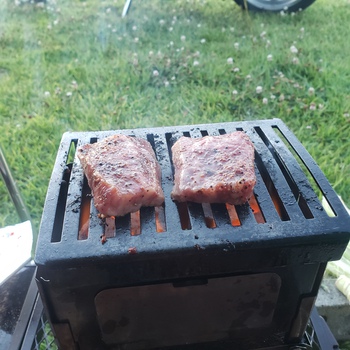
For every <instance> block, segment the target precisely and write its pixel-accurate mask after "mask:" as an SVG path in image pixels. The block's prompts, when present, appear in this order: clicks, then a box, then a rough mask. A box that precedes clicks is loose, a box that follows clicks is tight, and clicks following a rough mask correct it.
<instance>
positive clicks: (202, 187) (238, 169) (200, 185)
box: [171, 131, 256, 205]
mask: <svg viewBox="0 0 350 350" xmlns="http://www.w3.org/2000/svg"><path fill="white" fill-rule="evenodd" d="M172 157H173V164H174V168H175V183H174V187H173V191H172V193H171V196H172V199H173V200H176V201H178V202H186V201H191V202H197V203H230V204H234V205H240V204H244V203H245V202H247V201H248V200H249V198H250V197H251V196H252V194H253V189H254V186H255V183H256V176H255V170H254V146H253V144H252V142H251V141H250V139H249V137H248V136H247V135H246V134H245V133H244V132H242V131H236V132H233V133H230V134H225V135H220V136H204V137H202V138H196V139H193V138H189V137H181V138H180V139H179V140H178V141H177V142H175V144H174V145H173V147H172Z"/></svg>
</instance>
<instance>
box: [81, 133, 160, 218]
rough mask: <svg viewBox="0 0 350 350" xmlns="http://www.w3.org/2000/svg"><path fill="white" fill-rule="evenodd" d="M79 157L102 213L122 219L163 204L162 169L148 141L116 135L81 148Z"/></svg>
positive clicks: (95, 201) (97, 206)
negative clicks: (142, 209) (121, 217)
mask: <svg viewBox="0 0 350 350" xmlns="http://www.w3.org/2000/svg"><path fill="white" fill-rule="evenodd" d="M78 157H79V159H80V162H81V164H82V167H83V169H84V173H85V175H86V177H87V180H88V183H89V186H90V188H91V191H92V195H93V197H94V203H95V207H96V209H97V210H98V211H99V212H100V213H101V214H103V215H105V216H123V215H125V214H128V213H132V212H136V211H138V210H139V209H140V207H141V206H160V205H162V203H163V202H164V194H163V190H162V188H161V184H160V183H161V168H160V166H159V163H158V162H157V159H156V157H155V154H154V151H153V149H152V147H151V145H150V143H149V142H148V141H146V140H144V139H142V138H136V137H130V136H126V135H113V136H110V137H107V138H105V139H103V140H101V141H99V142H96V143H93V144H86V145H83V146H81V147H79V148H78Z"/></svg>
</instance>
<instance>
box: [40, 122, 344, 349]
mask: <svg viewBox="0 0 350 350" xmlns="http://www.w3.org/2000/svg"><path fill="white" fill-rule="evenodd" d="M236 130H241V131H244V132H246V133H247V134H248V135H249V137H250V139H251V140H252V142H253V143H254V146H255V171H256V176H257V184H256V186H255V189H254V196H253V198H252V199H251V200H250V202H249V203H246V204H245V205H241V206H232V205H225V204H211V205H209V204H196V203H175V202H174V201H172V200H171V197H170V192H171V189H172V186H173V165H172V160H171V146H172V145H173V143H174V142H175V141H176V140H177V139H178V138H179V137H180V136H187V137H202V136H205V135H220V134H225V133H229V132H233V131H236ZM115 133H121V134H126V135H130V136H137V137H143V138H145V139H147V140H148V141H149V142H150V143H151V145H152V147H153V149H154V151H155V154H156V157H157V159H158V161H159V163H160V166H161V168H162V187H163V190H164V193H165V203H164V205H163V206H162V207H157V208H142V209H141V210H140V211H139V212H137V213H133V214H129V215H126V216H124V217H120V218H116V219H114V218H107V219H101V218H100V217H99V216H98V213H97V211H96V209H95V207H94V205H93V197H92V196H91V191H90V188H89V186H88V184H87V180H86V178H85V176H84V174H83V170H82V167H81V165H80V163H79V160H78V158H77V157H76V155H75V152H76V149H77V147H78V146H80V145H83V144H85V143H94V142H97V141H98V140H100V139H102V138H104V137H107V136H110V135H112V134H115ZM321 196H324V198H325V199H326V201H327V203H328V205H329V207H330V208H331V210H332V211H333V214H334V216H328V215H327V213H326V211H325V210H324V209H323V207H322V204H321V201H320V200H319V198H320V197H321ZM349 236H350V219H349V215H348V213H347V212H346V210H345V208H344V207H343V205H342V203H341V202H340V200H339V198H338V196H337V195H336V193H335V192H334V190H333V189H332V187H331V185H330V184H329V182H328V181H327V179H326V178H325V176H324V175H323V173H322V172H321V170H320V169H319V167H318V166H317V164H316V163H315V161H314V160H313V159H312V157H311V156H310V155H309V154H308V152H307V151H306V150H305V148H304V147H303V146H302V145H301V143H300V142H299V141H298V140H297V138H296V137H295V136H294V135H293V133H292V132H291V131H290V130H289V129H288V128H287V127H286V125H285V124H284V123H283V122H282V121H281V120H279V119H271V120H263V121H245V122H230V123H220V124H202V125H189V126H176V127H162V128H152V129H134V130H114V131H98V132H71V133H65V134H64V135H63V137H62V141H61V144H60V146H59V149H58V154H57V159H56V163H55V165H54V169H53V173H52V177H51V180H50V183H49V187H48V193H47V198H46V202H45V206H44V211H43V216H42V223H41V228H40V234H39V238H38V243H37V250H36V256H35V262H36V264H37V275H36V279H37V283H38V287H39V291H40V294H41V297H42V300H43V303H44V306H45V309H46V313H47V315H48V317H49V319H50V323H51V325H52V327H53V330H54V332H55V335H56V338H57V340H58V342H59V344H60V348H61V349H153V348H165V347H169V348H176V349H181V348H186V347H188V346H190V347H191V349H192V348H193V349H195V348H200V349H207V348H208V349H211V348H215V349H221V348H222V349H226V348H231V349H233V348H234V349H272V348H273V349H290V348H291V347H292V346H295V345H297V344H298V343H299V342H300V341H301V339H302V337H303V334H304V332H305V329H306V326H307V323H308V320H309V317H310V312H311V309H312V307H313V305H314V302H315V299H316V296H317V292H318V289H319V286H320V283H321V280H322V276H323V273H324V270H325V267H326V264H327V262H328V261H330V260H337V259H340V258H341V256H342V254H343V251H344V250H345V247H346V245H347V243H348V240H349Z"/></svg>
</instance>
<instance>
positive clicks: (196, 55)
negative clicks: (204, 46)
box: [193, 51, 201, 57]
mask: <svg viewBox="0 0 350 350" xmlns="http://www.w3.org/2000/svg"><path fill="white" fill-rule="evenodd" d="M200 54H201V53H200V52H199V51H196V52H195V53H194V54H193V57H199V56H200Z"/></svg>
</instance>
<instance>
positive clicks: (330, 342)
mask: <svg viewBox="0 0 350 350" xmlns="http://www.w3.org/2000/svg"><path fill="white" fill-rule="evenodd" d="M311 323H312V325H313V327H314V330H315V333H316V336H317V339H318V343H319V345H320V349H321V350H338V349H339V344H338V342H337V341H336V339H335V338H334V335H333V334H332V332H331V331H330V329H329V327H328V325H327V323H326V321H325V320H324V319H323V318H322V317H321V316H320V315H319V314H318V312H317V309H316V308H315V307H314V308H313V309H312V312H311Z"/></svg>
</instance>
